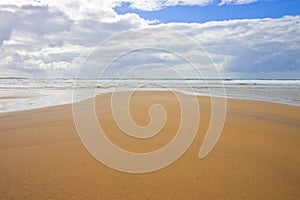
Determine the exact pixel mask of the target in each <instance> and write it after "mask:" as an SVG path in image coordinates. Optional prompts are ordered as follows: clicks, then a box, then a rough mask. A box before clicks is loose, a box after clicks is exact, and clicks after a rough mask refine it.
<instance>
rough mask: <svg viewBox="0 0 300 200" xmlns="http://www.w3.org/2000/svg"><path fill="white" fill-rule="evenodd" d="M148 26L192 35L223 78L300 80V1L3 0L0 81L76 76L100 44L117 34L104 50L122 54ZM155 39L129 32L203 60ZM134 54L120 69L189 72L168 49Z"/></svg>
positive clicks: (180, 43)
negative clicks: (136, 67)
mask: <svg viewBox="0 0 300 200" xmlns="http://www.w3.org/2000/svg"><path fill="white" fill-rule="evenodd" d="M141 28H147V29H150V30H152V28H160V29H167V30H172V31H176V32H177V33H180V34H182V35H185V36H186V37H187V38H190V39H191V40H193V41H194V42H195V43H197V44H199V46H201V47H202V48H203V49H205V51H206V52H207V53H208V54H209V56H210V57H211V59H212V61H213V63H214V64H215V66H216V68H217V69H218V70H219V72H220V73H221V74H222V76H223V77H224V78H268V79H269V78H270V79H278V78H279V79H280V78H281V79H284V78H300V3H299V0H288V1H287V0H151V1H149V0H102V1H98V0H65V1H60V0H23V1H21V0H10V1H3V0H0V59H1V61H0V71H1V73H0V77H74V76H76V73H77V71H78V69H79V67H80V66H81V65H82V63H84V62H85V59H86V58H87V56H88V55H90V54H91V52H93V51H95V48H96V47H97V46H98V45H99V44H100V43H101V42H104V43H105V41H107V40H109V38H112V37H114V41H113V42H112V41H111V42H110V43H107V44H109V46H107V49H104V50H105V53H108V52H113V53H115V52H117V51H119V50H120V49H122V48H123V47H125V46H126V44H127V43H128V38H127V40H126V41H125V40H124V38H122V37H118V35H120V34H121V35H122V33H124V32H126V31H131V30H139V29H141ZM157 33H158V32H157ZM164 33H166V32H164ZM151 34H153V37H152V38H151V39H147V40H140V39H134V38H133V37H131V36H128V35H127V36H128V37H129V38H131V40H130V42H129V44H130V43H131V44H136V45H137V44H139V45H140V44H142V47H149V46H151V45H152V46H153V45H154V43H155V44H156V43H157V45H159V46H161V47H165V48H166V49H172V48H173V49H177V50H180V48H181V49H184V51H182V56H183V57H187V58H191V55H192V56H194V57H195V58H196V57H197V56H199V55H198V54H197V51H195V49H193V48H187V47H190V46H189V45H188V44H189V42H187V41H186V40H184V39H182V38H181V36H179V35H176V34H174V35H173V39H172V38H171V39H172V43H170V41H169V40H168V39H164V40H161V38H162V37H165V38H167V35H164V34H163V33H161V34H160V35H155V31H154V32H151ZM174 37H175V38H174ZM176 37H178V38H177V39H176ZM171 39H170V40H171ZM158 41H159V42H158ZM126 42H127V43H126ZM185 42H187V43H185ZM139 45H137V47H140V46H139ZM133 46H134V45H133ZM102 50H103V49H102ZM175 51H176V50H175ZM102 53H103V52H102ZM113 53H112V54H113ZM134 55H135V54H133V56H132V55H131V56H128V57H127V58H124V59H123V58H122V59H119V60H118V61H119V63H118V65H116V66H115V67H114V70H116V71H118V70H120V71H122V70H124V69H125V70H126V68H122V67H124V66H129V65H131V66H132V65H138V64H139V65H140V64H141V61H143V62H147V63H148V64H150V65H151V64H153V66H155V65H157V64H158V62H160V64H166V63H168V64H172V65H174V66H173V67H174V68H178V69H187V68H186V67H185V66H184V64H183V63H182V61H179V60H178V62H175V61H174V58H173V57H172V56H171V55H170V54H169V55H167V54H166V52H159V51H157V52H156V53H153V52H150V53H149V51H147V50H145V51H142V52H138V53H136V55H138V57H137V56H134ZM150 55H151V56H150ZM145 56H147V59H145ZM129 58H130V59H129ZM137 58H140V61H137V60H134V59H137ZM191 59H193V58H191ZM194 60H196V59H194ZM198 60H199V59H198ZM99 62H101V61H100V60H99ZM196 64H199V66H201V65H203V63H201V62H198V61H197V62H196ZM121 68H122V69H121ZM156 69H161V68H159V67H157V68H156ZM157 71H158V72H159V70H157Z"/></svg>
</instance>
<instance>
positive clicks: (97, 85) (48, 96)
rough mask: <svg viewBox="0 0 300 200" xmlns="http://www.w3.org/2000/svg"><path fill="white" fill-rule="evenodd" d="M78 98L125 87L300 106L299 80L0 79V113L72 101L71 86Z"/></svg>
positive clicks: (125, 89) (124, 88)
mask: <svg viewBox="0 0 300 200" xmlns="http://www.w3.org/2000/svg"><path fill="white" fill-rule="evenodd" d="M74 87H75V89H76V90H77V91H78V90H79V91H80V92H79V93H80V94H82V97H81V98H76V100H81V99H85V98H89V97H90V96H87V95H86V91H90V90H91V89H92V90H94V94H95V95H97V94H101V93H105V92H111V91H127V90H134V89H139V90H172V91H181V92H184V93H187V94H196V95H203V96H217V97H227V98H236V99H249V100H262V101H269V102H276V103H282V104H289V105H295V106H300V79H289V80H278V79H277V80H270V79H267V80H262V79H259V80H254V79H251V80H250V79H208V80H202V79H125V80H118V79H101V80H97V79H74V78H0V112H9V111H18V110H28V109H34V108H42V107H48V106H53V105H60V104H67V103H72V101H73V89H74Z"/></svg>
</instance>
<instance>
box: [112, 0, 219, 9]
mask: <svg viewBox="0 0 300 200" xmlns="http://www.w3.org/2000/svg"><path fill="white" fill-rule="evenodd" d="M119 2H120V4H121V3H129V4H130V7H131V8H134V9H138V10H143V11H155V10H160V9H163V8H165V7H168V6H177V5H188V6H205V5H209V4H211V3H213V2H214V1H213V0H120V1H119ZM120 4H119V5H120ZM116 5H117V4H116Z"/></svg>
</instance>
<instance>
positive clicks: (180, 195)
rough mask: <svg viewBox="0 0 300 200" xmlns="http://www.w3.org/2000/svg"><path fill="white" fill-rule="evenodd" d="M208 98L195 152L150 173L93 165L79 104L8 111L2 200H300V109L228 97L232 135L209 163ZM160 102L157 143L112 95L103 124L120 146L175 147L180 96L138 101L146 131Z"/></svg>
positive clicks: (1, 149)
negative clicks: (121, 119)
mask: <svg viewBox="0 0 300 200" xmlns="http://www.w3.org/2000/svg"><path fill="white" fill-rule="evenodd" d="M186 98H189V97H188V96H186ZM198 100H199V102H200V107H201V117H200V120H199V125H200V126H199V130H198V134H197V136H196V138H195V140H194V142H193V144H192V145H191V147H190V148H189V149H188V151H186V153H185V154H184V155H183V156H182V157H181V158H180V159H178V160H177V161H176V162H174V163H173V164H171V165H170V166H168V167H166V168H164V169H161V170H158V171H155V172H151V173H146V174H129V173H124V172H119V171H116V170H114V169H111V168H108V167H106V166H105V165H103V164H102V163H100V162H99V161H97V160H96V159H95V158H93V157H92V156H91V155H90V154H89V153H88V151H87V150H86V149H85V147H84V146H83V145H82V143H81V141H80V140H79V136H78V134H77V132H76V128H75V125H74V121H73V116H72V106H71V105H62V106H55V107H49V108H43V109H36V110H30V111H20V112H12V113H4V114H1V115H0V199H300V107H293V106H287V105H280V104H275V103H267V102H260V101H247V100H234V99H228V100H227V117H226V121H225V125H224V129H223V132H222V135H221V137H220V139H219V141H218V143H217V145H216V146H215V148H214V149H213V151H212V152H211V153H210V154H209V155H208V156H207V157H205V158H204V159H202V160H200V159H199V158H198V152H199V148H200V147H201V144H202V141H203V138H204V136H205V133H206V130H207V127H208V125H209V122H210V116H211V113H210V99H209V98H208V97H198ZM153 103H160V104H162V105H163V106H164V107H165V109H166V111H167V113H168V119H167V122H166V124H165V127H164V128H163V129H162V130H161V133H159V134H158V135H156V136H154V137H152V138H150V139H148V140H143V139H134V138H132V137H129V136H127V135H125V134H124V133H123V132H122V131H121V130H120V129H119V128H118V127H117V126H116V124H115V122H114V120H113V117H112V114H111V110H110V94H103V95H100V96H98V97H97V101H96V108H97V114H98V119H99V121H100V124H101V125H102V126H103V129H104V130H105V131H106V133H107V136H108V137H109V138H110V139H111V141H113V142H114V143H115V144H117V145H118V146H120V147H122V148H124V149H126V150H129V151H134V152H148V151H153V150H155V149H158V148H160V147H162V146H164V145H166V144H167V143H168V142H170V141H171V139H172V138H173V137H174V133H176V130H177V129H178V126H179V122H180V109H179V106H178V102H177V101H176V99H175V97H174V96H173V95H172V94H171V93H168V92H154V91H152V92H150V91H149V92H138V93H136V94H135V95H134V96H133V98H132V99H131V102H130V109H131V115H132V118H133V119H134V120H135V121H136V123H137V124H139V125H146V124H148V123H149V121H150V118H149V116H148V109H149V106H151V104H153Z"/></svg>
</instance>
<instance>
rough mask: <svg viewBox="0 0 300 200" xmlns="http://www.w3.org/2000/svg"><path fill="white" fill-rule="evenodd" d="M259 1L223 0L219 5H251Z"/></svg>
mask: <svg viewBox="0 0 300 200" xmlns="http://www.w3.org/2000/svg"><path fill="white" fill-rule="evenodd" d="M257 1H258V0H222V1H221V2H220V3H219V5H225V4H237V5H241V4H249V3H254V2H257Z"/></svg>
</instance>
